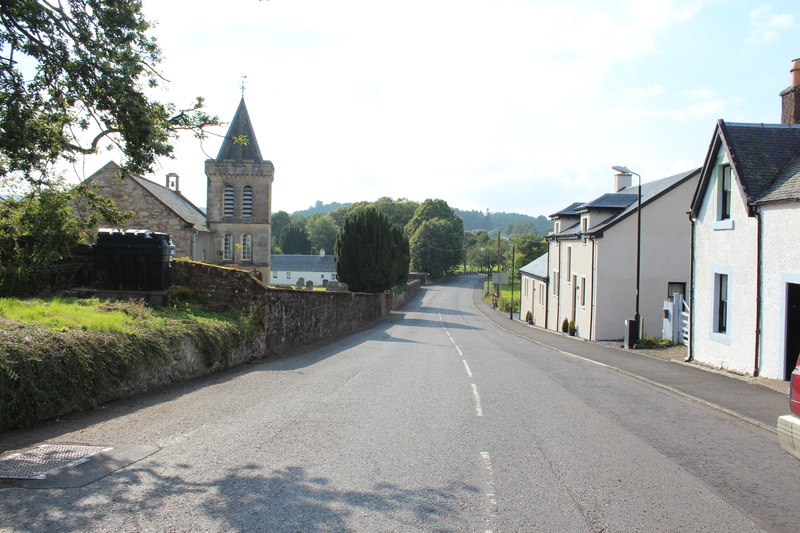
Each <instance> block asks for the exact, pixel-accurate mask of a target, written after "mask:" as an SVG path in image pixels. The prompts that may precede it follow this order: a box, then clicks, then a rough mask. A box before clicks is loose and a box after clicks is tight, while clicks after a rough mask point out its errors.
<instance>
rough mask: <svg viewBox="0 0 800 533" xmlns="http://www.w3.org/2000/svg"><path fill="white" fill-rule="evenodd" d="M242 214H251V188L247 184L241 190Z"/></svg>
mask: <svg viewBox="0 0 800 533" xmlns="http://www.w3.org/2000/svg"><path fill="white" fill-rule="evenodd" d="M242 216H243V217H252V216H253V188H252V187H251V186H249V185H245V186H244V189H243V190H242Z"/></svg>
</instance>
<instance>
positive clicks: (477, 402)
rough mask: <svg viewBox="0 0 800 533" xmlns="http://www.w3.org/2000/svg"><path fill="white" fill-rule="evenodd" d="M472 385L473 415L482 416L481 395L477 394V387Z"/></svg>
mask: <svg viewBox="0 0 800 533" xmlns="http://www.w3.org/2000/svg"><path fill="white" fill-rule="evenodd" d="M470 385H472V395H473V396H474V397H475V414H476V415H477V416H483V406H482V405H481V395H480V394H478V386H477V385H475V384H474V383H471V384H470Z"/></svg>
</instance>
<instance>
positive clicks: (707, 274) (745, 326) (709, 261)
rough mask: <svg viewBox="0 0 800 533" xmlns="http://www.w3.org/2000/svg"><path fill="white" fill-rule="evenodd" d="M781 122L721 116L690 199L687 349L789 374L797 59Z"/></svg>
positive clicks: (799, 162) (794, 345) (799, 106)
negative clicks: (747, 121) (691, 243)
mask: <svg viewBox="0 0 800 533" xmlns="http://www.w3.org/2000/svg"><path fill="white" fill-rule="evenodd" d="M793 74H794V79H793V85H792V87H789V89H787V90H785V91H783V93H781V94H782V96H783V98H784V102H783V104H784V108H783V121H784V123H783V124H741V123H729V122H724V121H722V120H720V121H718V123H717V126H716V129H715V130H714V136H713V139H712V141H711V145H710V147H709V150H708V153H707V155H706V160H705V164H704V166H703V170H702V177H701V180H700V183H699V185H698V188H697V191H696V193H695V197H694V200H693V202H692V211H691V215H692V221H693V233H694V239H693V241H694V251H693V254H692V255H693V257H692V294H693V296H692V298H691V302H692V309H691V322H692V323H691V331H692V335H691V341H690V345H689V356H690V357H691V358H693V359H695V360H697V361H700V362H703V363H708V364H710V365H713V366H715V367H718V368H724V369H727V370H732V371H735V372H742V373H747V374H751V375H760V376H764V377H769V378H775V379H789V375H790V373H791V371H792V370H793V369H794V366H795V363H796V362H797V357H798V353H800V238H798V236H797V231H796V229H797V228H798V227H800V203H798V202H800V125H798V122H799V120H798V119H800V61H795V70H794V71H793Z"/></svg>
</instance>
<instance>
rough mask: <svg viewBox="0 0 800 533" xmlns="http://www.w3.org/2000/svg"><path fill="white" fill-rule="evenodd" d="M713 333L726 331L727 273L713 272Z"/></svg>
mask: <svg viewBox="0 0 800 533" xmlns="http://www.w3.org/2000/svg"><path fill="white" fill-rule="evenodd" d="M714 300H715V302H714V333H727V332H728V275H727V274H714Z"/></svg>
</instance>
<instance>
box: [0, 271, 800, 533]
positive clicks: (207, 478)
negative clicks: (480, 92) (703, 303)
mask: <svg viewBox="0 0 800 533" xmlns="http://www.w3.org/2000/svg"><path fill="white" fill-rule="evenodd" d="M479 283H480V281H479V280H478V279H477V278H474V277H462V278H458V279H456V280H454V281H453V282H451V283H450V284H445V285H439V286H432V287H428V288H426V289H424V291H423V294H422V296H421V298H420V299H419V300H418V301H416V302H415V303H412V304H411V305H410V306H409V307H408V308H407V309H406V310H404V311H403V312H401V313H397V314H395V315H394V316H393V317H392V318H391V319H389V320H388V321H386V322H382V323H380V324H378V325H377V326H375V327H373V328H370V329H368V330H364V331H361V332H359V333H356V334H354V335H351V336H349V337H346V338H342V339H340V340H338V341H335V342H333V343H331V344H328V345H326V346H321V347H316V348H312V349H308V350H304V351H303V352H302V353H296V354H294V355H291V356H289V357H286V358H284V359H281V360H278V361H271V362H264V363H257V364H252V365H247V366H244V367H242V368H239V369H235V370H233V371H229V372H225V373H222V374H219V375H216V376H213V377H211V378H208V379H203V380H198V381H194V382H191V383H188V384H184V385H181V386H177V387H173V388H170V389H168V390H166V391H163V392H161V393H159V394H152V395H147V396H143V397H140V398H137V399H135V400H132V401H128V402H118V403H115V404H111V405H109V406H106V407H105V408H102V409H98V410H96V411H94V412H91V413H87V414H83V415H78V416H74V417H69V418H66V419H64V420H61V421H58V422H56V423H52V424H48V425H45V426H42V427H39V428H36V429H34V430H28V431H16V432H6V433H4V434H0V450H4V452H5V453H7V452H9V451H11V450H24V449H29V448H31V447H33V446H35V445H36V444H39V443H44V442H46V443H80V444H89V445H98V446H107V447H112V448H114V449H115V451H114V452H110V453H109V455H108V456H103V457H100V458H97V459H95V460H90V461H89V462H87V463H84V464H83V465H79V466H76V467H74V468H72V469H65V471H64V472H63V473H62V474H61V476H60V477H56V478H55V479H54V480H50V481H43V482H38V483H39V484H38V485H37V484H36V482H32V483H27V484H26V483H17V484H16V486H13V485H14V484H13V483H11V484H9V483H6V485H0V530H12V531H269V532H291V533H296V532H314V531H370V532H371V531H396V532H405V531H453V532H470V531H475V532H486V531H493V532H501V531H502V532H505V531H519V532H534V531H537V532H538V531H553V532H562V531H565V532H612V531H614V532H626V531H631V532H633V531H637V532H638V531H681V532H683V531H720V532H723V531H724V532H730V531H736V532H747V531H798V529H800V526H798V524H800V505H799V503H800V497H798V494H800V490H798V489H800V461H797V460H795V459H793V458H792V457H790V456H789V455H788V454H786V453H784V452H783V451H782V450H780V447H779V446H778V445H777V439H776V437H775V435H774V434H772V433H770V432H768V431H765V430H763V429H761V428H758V427H756V426H753V425H752V424H748V423H745V422H742V421H740V420H737V419H736V418H734V417H730V416H728V415H725V414H724V413H720V412H718V411H715V410H713V409H710V408H708V407H705V406H703V405H701V404H698V403H695V402H692V401H690V400H687V399H686V398H684V397H681V396H680V395H676V394H673V393H671V392H669V391H666V390H664V389H661V388H658V387H654V386H652V385H650V384H647V383H645V382H642V381H639V380H636V379H632V378H631V377H628V376H626V375H624V374H620V373H618V372H614V371H611V370H609V369H608V368H604V367H602V366H598V365H594V364H591V363H589V362H587V361H584V360H580V359H576V358H574V357H569V356H567V355H565V354H562V353H559V352H557V351H554V350H551V349H548V348H547V347H545V346H541V345H539V344H535V343H531V342H529V341H526V340H525V339H522V338H520V337H517V336H514V335H510V334H508V333H507V332H504V331H502V330H500V329H498V328H497V327H496V326H494V325H493V324H492V323H490V322H489V321H487V320H486V318H485V317H483V315H481V314H480V313H479V312H478V311H477V310H476V308H475V307H474V304H473V303H472V291H473V287H475V286H476V285H477V284H479ZM5 453H4V454H5ZM115 454H116V455H115ZM126 457H127V461H126V459H125V458H126ZM132 461H133V462H132ZM128 462H130V463H131V464H128V465H127V466H124V465H125V464H126V463H128ZM104 467H105V468H106V470H103V468H104ZM117 468H118V469H117ZM115 469H117V470H115ZM111 470H115V471H113V472H111V473H109V472H110V471H111ZM106 474H107V475H106ZM70 476H71V477H70ZM101 476H102V477H101ZM55 487H61V488H55Z"/></svg>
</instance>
